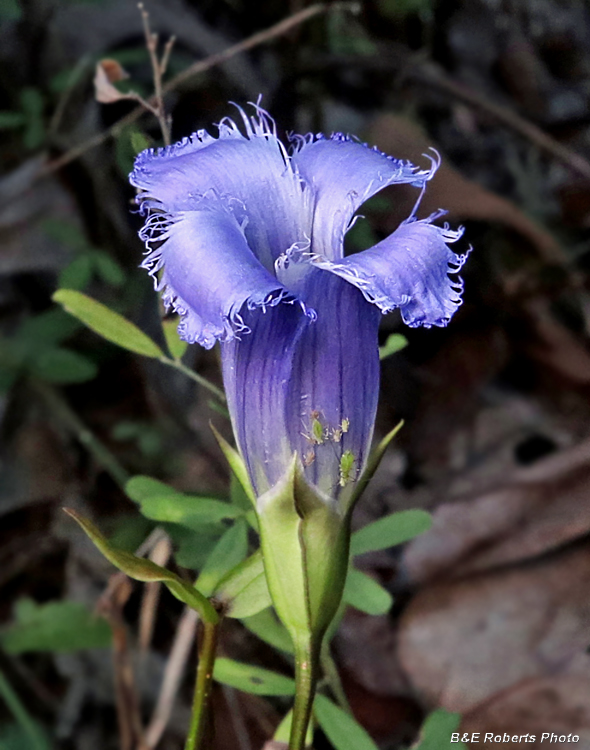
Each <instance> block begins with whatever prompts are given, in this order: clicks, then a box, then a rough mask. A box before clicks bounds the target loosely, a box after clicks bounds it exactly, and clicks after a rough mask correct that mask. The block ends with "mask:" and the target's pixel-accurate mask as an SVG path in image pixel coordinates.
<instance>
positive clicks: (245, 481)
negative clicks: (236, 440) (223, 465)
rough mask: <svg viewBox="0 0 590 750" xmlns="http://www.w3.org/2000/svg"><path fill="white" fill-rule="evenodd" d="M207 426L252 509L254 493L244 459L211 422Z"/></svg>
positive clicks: (254, 502) (254, 500)
mask: <svg viewBox="0 0 590 750" xmlns="http://www.w3.org/2000/svg"><path fill="white" fill-rule="evenodd" d="M209 427H211V430H212V432H213V434H214V435H215V439H216V440H217V442H218V443H219V447H220V448H221V450H222V452H223V455H224V456H225V460H226V461H227V462H228V464H229V466H230V469H231V470H232V472H233V473H234V475H235V477H236V479H237V480H238V482H239V483H240V484H241V485H242V488H243V489H244V492H245V493H246V497H247V498H248V499H249V500H250V502H251V503H252V505H253V506H254V509H256V493H255V492H254V488H253V487H252V483H251V482H250V477H249V476H248V469H247V468H246V464H245V463H244V459H243V458H242V457H241V456H240V454H239V453H238V452H237V450H236V449H235V448H232V446H231V445H230V444H229V443H228V442H227V440H226V439H225V438H224V437H222V435H221V434H220V433H219V432H217V430H216V429H215V427H214V426H213V424H212V423H211V422H209Z"/></svg>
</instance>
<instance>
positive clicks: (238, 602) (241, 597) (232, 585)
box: [213, 550, 272, 618]
mask: <svg viewBox="0 0 590 750" xmlns="http://www.w3.org/2000/svg"><path fill="white" fill-rule="evenodd" d="M213 597H214V599H215V601H217V602H219V605H220V607H221V609H222V610H223V613H224V615H225V616H226V617H238V618H242V617H251V616H252V615H255V614H257V613H258V612H261V611H262V610H263V609H267V607H270V605H271V604H272V601H271V598H270V593H269V590H268V585H267V583H266V576H265V574H264V564H263V562H262V552H261V551H260V550H257V551H256V552H255V553H254V554H253V555H250V557H248V558H247V559H246V560H244V561H243V562H241V563H240V564H239V565H236V567H235V568H233V570H230V572H229V573H228V574H227V575H225V576H224V577H223V578H222V579H221V581H220V582H219V583H218V584H217V588H216V589H215V592H214V594H213Z"/></svg>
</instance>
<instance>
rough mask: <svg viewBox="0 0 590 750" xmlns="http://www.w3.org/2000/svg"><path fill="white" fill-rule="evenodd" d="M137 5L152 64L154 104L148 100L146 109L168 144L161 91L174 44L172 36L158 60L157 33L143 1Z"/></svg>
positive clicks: (168, 128)
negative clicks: (160, 58) (153, 29)
mask: <svg viewBox="0 0 590 750" xmlns="http://www.w3.org/2000/svg"><path fill="white" fill-rule="evenodd" d="M137 7H138V8H139V12H140V13H141V21H142V23H143V32H144V34H145V43H146V46H147V49H148V52H149V54H150V62H151V65H152V74H153V77H154V95H153V97H152V100H153V101H154V106H153V107H150V103H151V101H152V100H150V102H148V103H147V107H148V109H150V111H151V112H153V114H154V115H155V116H156V118H157V120H158V123H159V125H160V130H161V131H162V139H163V140H164V144H165V145H166V146H169V145H170V121H169V118H168V117H167V115H166V110H165V107H164V97H163V93H162V78H163V76H164V72H165V70H166V67H167V66H168V59H169V57H170V52H171V51H172V45H173V44H174V37H172V39H169V40H168V43H167V44H166V47H165V48H164V55H163V57H162V60H158V35H157V34H153V33H152V31H151V29H150V15H149V13H148V12H147V10H146V9H145V7H144V5H143V3H138V4H137Z"/></svg>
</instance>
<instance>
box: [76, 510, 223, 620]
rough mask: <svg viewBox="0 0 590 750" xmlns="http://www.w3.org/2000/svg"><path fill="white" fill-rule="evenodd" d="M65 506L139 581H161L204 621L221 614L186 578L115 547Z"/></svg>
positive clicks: (112, 558)
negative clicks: (184, 579) (183, 578)
mask: <svg viewBox="0 0 590 750" xmlns="http://www.w3.org/2000/svg"><path fill="white" fill-rule="evenodd" d="M64 510H65V512H66V513H67V514H68V515H69V516H71V517H72V518H73V519H74V520H75V521H77V522H78V523H79V524H80V526H81V527H82V529H83V530H84V532H85V533H86V534H87V535H88V536H89V537H90V539H91V540H92V541H93V542H94V544H95V545H96V546H97V547H98V549H99V550H100V551H101V552H102V554H103V555H104V556H105V557H106V558H107V560H109V561H110V562H111V563H112V564H113V565H114V566H115V567H116V568H118V569H119V570H121V571H122V572H123V573H125V574H126V575H128V576H129V577H130V578H133V579H135V580H136V581H145V582H153V581H161V582H162V583H164V584H165V585H166V586H167V587H168V589H169V590H170V591H171V593H172V594H174V596H175V597H176V598H177V599H180V601H181V602H184V603H185V604H186V605H188V606H189V607H191V608H192V609H194V610H196V611H197V612H198V613H199V615H200V616H201V618H202V619H203V620H204V621H205V622H209V623H217V622H219V615H218V614H217V612H216V611H215V609H214V607H213V605H212V604H211V602H209V600H208V599H206V598H205V597H204V596H203V595H202V594H201V593H199V592H198V591H197V590H196V589H195V588H194V587H193V586H191V585H190V584H189V583H187V582H186V581H183V580H182V578H180V576H177V575H176V574H175V573H172V572H171V571H170V570H167V569H166V568H162V567H161V566H160V565H156V563H154V562H152V561H151V560H145V559H144V558H142V557H137V556H136V555H132V554H131V553H130V552H124V551H123V550H118V549H115V548H114V547H113V546H112V545H111V544H110V543H109V542H108V541H107V540H106V539H105V537H104V536H103V535H102V534H101V533H100V531H99V530H98V529H97V528H96V526H95V525H94V524H93V523H91V522H90V521H89V520H88V519H87V518H84V517H83V516H81V515H80V514H79V513H77V512H76V511H75V510H72V509H71V508H64Z"/></svg>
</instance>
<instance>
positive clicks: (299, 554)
mask: <svg viewBox="0 0 590 750" xmlns="http://www.w3.org/2000/svg"><path fill="white" fill-rule="evenodd" d="M258 520H259V525H260V539H261V546H262V552H263V556H264V564H265V570H266V578H267V581H268V587H269V590H270V593H271V596H272V600H273V604H274V606H275V609H276V611H277V614H278V615H279V618H280V619H281V621H282V622H283V624H284V625H285V627H286V628H287V630H288V631H289V633H290V635H291V637H292V638H293V641H294V643H295V644H303V643H308V644H314V646H313V648H314V649H316V648H319V644H320V643H321V639H322V637H323V635H324V633H325V631H326V628H327V627H328V625H329V624H330V622H331V620H332V618H333V617H334V615H335V614H336V611H337V609H338V606H339V604H340V601H341V599H342V592H343V589H344V582H345V580H346V574H347V569H348V544H349V538H350V518H349V515H348V514H346V513H345V514H343V513H342V511H341V509H340V507H339V506H338V504H337V503H336V502H335V501H332V500H330V499H329V498H327V497H325V496H321V495H320V494H319V493H318V492H317V490H316V489H314V488H313V487H312V486H310V485H309V484H308V483H307V481H306V479H305V477H304V475H303V471H302V469H301V464H300V461H299V459H298V457H297V456H296V455H295V456H294V457H293V461H292V463H291V466H290V467H289V469H288V470H287V472H286V473H285V475H284V476H283V478H282V479H281V480H280V481H279V482H278V483H277V484H276V485H275V486H274V487H273V488H272V489H270V490H269V491H268V492H266V493H265V494H264V495H262V496H261V497H260V498H259V499H258Z"/></svg>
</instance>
